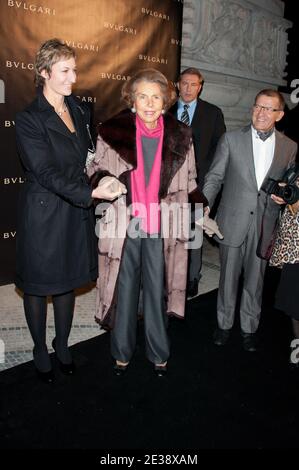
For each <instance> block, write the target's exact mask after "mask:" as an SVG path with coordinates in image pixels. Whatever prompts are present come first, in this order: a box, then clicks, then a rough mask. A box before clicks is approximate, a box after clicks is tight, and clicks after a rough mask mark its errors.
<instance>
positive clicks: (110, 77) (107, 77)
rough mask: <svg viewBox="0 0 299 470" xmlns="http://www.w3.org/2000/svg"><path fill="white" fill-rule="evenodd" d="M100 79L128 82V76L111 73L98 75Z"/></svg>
mask: <svg viewBox="0 0 299 470" xmlns="http://www.w3.org/2000/svg"><path fill="white" fill-rule="evenodd" d="M100 78H102V79H103V80H120V81H121V80H123V81H126V80H130V78H131V77H130V75H122V74H120V73H111V72H102V73H100Z"/></svg>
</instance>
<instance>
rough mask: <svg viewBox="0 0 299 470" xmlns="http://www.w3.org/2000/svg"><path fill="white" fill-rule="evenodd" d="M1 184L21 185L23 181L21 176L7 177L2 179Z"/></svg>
mask: <svg viewBox="0 0 299 470" xmlns="http://www.w3.org/2000/svg"><path fill="white" fill-rule="evenodd" d="M2 183H3V184H5V185H8V184H23V183H25V180H24V178H23V177H22V176H9V177H6V178H2Z"/></svg>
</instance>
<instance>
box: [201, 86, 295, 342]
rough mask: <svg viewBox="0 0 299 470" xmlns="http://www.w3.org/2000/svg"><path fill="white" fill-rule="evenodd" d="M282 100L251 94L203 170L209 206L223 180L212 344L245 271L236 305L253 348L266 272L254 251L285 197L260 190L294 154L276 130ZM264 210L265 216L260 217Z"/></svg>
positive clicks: (229, 322) (230, 313)
mask: <svg viewBox="0 0 299 470" xmlns="http://www.w3.org/2000/svg"><path fill="white" fill-rule="evenodd" d="M283 109H284V99H283V96H282V95H281V94H280V93H279V92H278V91H276V90H271V89H269V90H262V91H260V92H259V93H258V95H257V96H256V98H255V103H254V105H253V108H252V121H251V125H248V126H246V127H244V128H242V129H238V130H233V131H230V132H226V133H225V134H224V135H223V136H222V137H221V139H220V141H219V143H218V146H217V150H216V154H215V158H214V160H213V161H212V164H211V167H210V170H209V172H208V173H207V175H206V178H205V183H204V187H203V192H204V194H205V196H206V197H207V199H208V201H209V207H212V205H213V203H214V201H215V198H216V196H217V194H218V192H219V191H220V189H221V187H222V185H223V192H222V196H221V200H220V204H219V208H218V211H217V216H216V220H217V223H218V225H219V229H220V231H221V232H222V234H223V236H224V239H223V240H218V241H219V243H220V250H219V252H220V266H221V268H220V284H219V291H218V302H217V320H218V328H217V329H216V331H215V333H214V343H215V344H217V345H219V346H220V345H224V344H226V342H227V341H228V339H229V335H230V332H231V328H232V326H233V322H234V315H235V308H236V300H237V292H238V283H239V278H240V275H241V271H242V270H243V273H244V282H243V291H242V297H241V305H240V323H241V333H242V337H243V347H244V349H245V350H247V351H255V350H256V334H255V333H256V330H257V328H258V325H259V319H260V311H261V303H262V289H263V280H264V273H265V268H266V263H267V261H266V260H264V259H261V258H259V257H258V256H257V254H256V249H257V244H258V240H259V236H260V229H261V222H262V219H263V221H264V222H263V237H264V239H265V238H266V239H267V238H269V240H270V238H271V234H272V231H273V227H274V225H275V222H276V219H277V217H278V215H279V210H280V205H281V204H284V200H283V199H281V198H279V197H277V196H275V195H273V194H272V195H268V194H267V193H266V192H265V191H263V190H262V189H261V187H262V185H263V184H265V182H266V181H267V179H268V178H274V179H275V180H280V179H281V178H282V176H283V174H284V172H285V171H286V169H287V168H288V167H289V166H290V165H291V164H292V162H293V161H294V159H295V155H296V151H297V145H296V143H295V142H293V141H292V140H290V139H289V138H288V137H286V136H284V135H283V134H281V133H280V132H278V131H277V130H276V129H275V122H278V121H279V120H280V119H281V118H282V117H283V115H284V111H283ZM263 215H264V217H263Z"/></svg>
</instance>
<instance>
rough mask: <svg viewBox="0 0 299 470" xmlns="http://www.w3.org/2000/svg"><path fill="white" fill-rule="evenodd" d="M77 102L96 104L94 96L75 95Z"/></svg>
mask: <svg viewBox="0 0 299 470" xmlns="http://www.w3.org/2000/svg"><path fill="white" fill-rule="evenodd" d="M77 98H78V100H80V101H82V103H96V102H97V97H96V96H80V95H77Z"/></svg>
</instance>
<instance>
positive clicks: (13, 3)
mask: <svg viewBox="0 0 299 470" xmlns="http://www.w3.org/2000/svg"><path fill="white" fill-rule="evenodd" d="M7 6H9V7H13V8H17V9H18V10H25V11H28V12H31V13H41V14H44V15H56V10H55V9H54V8H48V7H45V6H43V5H36V4H35V3H28V2H20V1H17V0H7Z"/></svg>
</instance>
